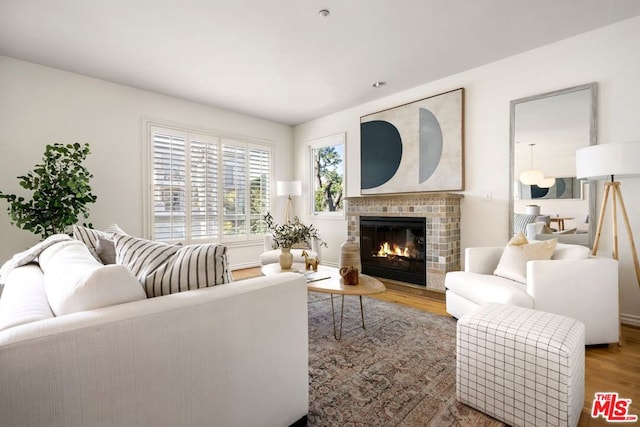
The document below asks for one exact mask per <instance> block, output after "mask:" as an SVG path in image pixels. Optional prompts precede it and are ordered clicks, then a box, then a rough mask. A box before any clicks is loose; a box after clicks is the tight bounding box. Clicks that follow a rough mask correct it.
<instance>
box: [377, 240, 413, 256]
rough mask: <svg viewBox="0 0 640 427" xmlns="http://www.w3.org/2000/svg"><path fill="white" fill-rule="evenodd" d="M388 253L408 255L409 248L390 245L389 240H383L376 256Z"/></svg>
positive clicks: (387, 254)
mask: <svg viewBox="0 0 640 427" xmlns="http://www.w3.org/2000/svg"><path fill="white" fill-rule="evenodd" d="M389 255H399V256H405V257H409V256H410V254H409V248H404V249H403V248H401V247H400V246H398V245H397V244H395V243H394V244H393V246H392V245H390V244H389V242H384V243H383V244H382V245H380V250H379V251H378V256H381V257H386V256H389Z"/></svg>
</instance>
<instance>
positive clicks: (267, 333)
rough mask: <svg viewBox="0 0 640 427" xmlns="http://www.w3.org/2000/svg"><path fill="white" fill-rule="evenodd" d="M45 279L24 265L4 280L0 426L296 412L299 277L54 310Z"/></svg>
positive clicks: (301, 336)
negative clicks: (69, 310)
mask: <svg viewBox="0 0 640 427" xmlns="http://www.w3.org/2000/svg"><path fill="white" fill-rule="evenodd" d="M45 279H46V278H45V276H44V274H43V272H42V271H41V269H40V268H39V266H38V265H37V264H35V263H32V264H28V265H25V266H21V267H18V268H16V269H14V270H13V271H12V272H11V273H10V274H9V275H8V276H7V277H6V280H5V282H6V284H5V290H4V292H3V295H2V297H1V298H0V310H2V311H4V312H5V313H4V314H5V316H4V318H5V319H7V318H9V319H15V318H18V317H19V318H20V321H19V322H17V323H20V324H16V325H11V324H9V323H10V322H9V323H7V322H6V321H5V323H4V329H3V330H0V425H1V426H45V425H46V426H60V427H62V426H64V427H70V426H92V427H93V426H211V425H215V426H240V425H243V426H287V425H291V424H293V423H295V422H297V421H299V420H301V419H304V417H306V414H307V412H308V401H309V400H308V399H309V391H308V387H309V386H308V384H309V378H308V334H307V321H308V319H307V289H306V283H305V280H304V279H303V278H302V277H301V276H300V275H297V274H295V273H288V274H281V275H274V276H270V277H261V278H256V279H249V280H244V281H240V282H235V283H228V284H224V285H219V286H213V287H207V288H202V289H197V290H191V291H187V292H181V293H175V294H171V295H165V296H159V297H155V298H146V296H144V295H143V296H142V297H141V298H138V297H136V300H134V301H132V302H127V303H117V304H115V305H109V306H103V307H101V308H95V309H90V310H85V311H79V312H75V313H70V314H65V315H59V316H54V314H53V312H52V311H51V309H50V307H49V304H48V301H47V295H46V293H45V290H44V289H45V285H46V283H45V282H46V280H45ZM142 294H144V292H142ZM16 301H22V302H21V303H19V304H18V303H16ZM17 305H19V307H18V306H17ZM7 310H8V314H7Z"/></svg>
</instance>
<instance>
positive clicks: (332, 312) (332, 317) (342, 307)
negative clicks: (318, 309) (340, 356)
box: [329, 294, 364, 341]
mask: <svg viewBox="0 0 640 427" xmlns="http://www.w3.org/2000/svg"><path fill="white" fill-rule="evenodd" d="M329 295H331V319H332V320H333V337H334V338H335V339H336V340H338V341H339V340H341V339H342V319H343V317H344V316H343V315H344V295H342V305H341V306H340V334H339V335H338V332H337V331H336V315H335V311H334V308H333V294H329ZM360 303H361V304H362V297H360ZM363 319H364V317H363ZM363 322H364V320H363ZM363 325H364V323H363Z"/></svg>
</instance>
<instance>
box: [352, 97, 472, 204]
mask: <svg viewBox="0 0 640 427" xmlns="http://www.w3.org/2000/svg"><path fill="white" fill-rule="evenodd" d="M463 113H464V89H463V88H460V89H456V90H452V91H450V92H446V93H442V94H440V95H435V96H432V97H429V98H425V99H421V100H419V101H415V102H411V103H409V104H405V105H401V106H398V107H394V108H390V109H388V110H384V111H380V112H378V113H373V114H369V115H367V116H363V117H361V118H360V161H361V163H360V193H361V194H363V195H364V194H391V193H406V192H430V191H431V192H433V191H460V190H464V144H463V135H464V132H463V120H464V116H463Z"/></svg>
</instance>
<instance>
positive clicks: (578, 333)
mask: <svg viewBox="0 0 640 427" xmlns="http://www.w3.org/2000/svg"><path fill="white" fill-rule="evenodd" d="M584 331H585V328H584V325H583V324H582V323H581V322H579V321H577V320H575V319H571V318H569V317H565V316H560V315H558V314H551V313H546V312H542V311H536V310H531V309H528V308H522V307H516V306H510V305H503V304H488V305H485V306H483V307H481V308H480V309H479V310H478V311H475V312H471V313H469V314H467V315H465V316H462V318H461V319H460V320H459V321H458V325H457V342H456V356H457V360H456V396H457V398H458V400H459V401H460V402H462V403H464V404H466V405H469V406H471V407H473V408H475V409H477V410H479V411H482V412H484V413H486V414H487V415H490V416H492V417H494V418H496V419H498V420H500V421H503V422H505V423H507V424H510V425H513V426H576V425H577V424H578V420H579V419H580V412H581V409H582V406H583V404H584V333H585V332H584Z"/></svg>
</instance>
